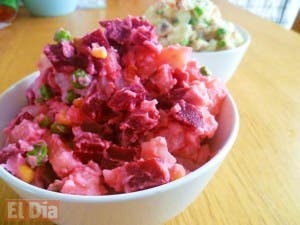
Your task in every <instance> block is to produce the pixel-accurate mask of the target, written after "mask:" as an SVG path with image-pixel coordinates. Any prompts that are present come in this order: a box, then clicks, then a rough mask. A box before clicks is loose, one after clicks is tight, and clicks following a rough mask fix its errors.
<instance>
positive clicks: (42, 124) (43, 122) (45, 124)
mask: <svg viewBox="0 0 300 225" xmlns="http://www.w3.org/2000/svg"><path fill="white" fill-rule="evenodd" d="M50 124H51V120H50V118H49V117H48V116H44V118H43V119H42V120H41V122H40V124H39V125H40V127H49V126H50Z"/></svg>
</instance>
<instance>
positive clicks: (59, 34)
mask: <svg viewBox="0 0 300 225" xmlns="http://www.w3.org/2000/svg"><path fill="white" fill-rule="evenodd" d="M53 39H54V41H56V42H57V43H60V42H62V41H63V40H65V41H71V40H72V35H71V33H70V32H69V31H67V30H65V29H63V28H61V29H59V30H58V31H56V32H55V34H54V38H53Z"/></svg>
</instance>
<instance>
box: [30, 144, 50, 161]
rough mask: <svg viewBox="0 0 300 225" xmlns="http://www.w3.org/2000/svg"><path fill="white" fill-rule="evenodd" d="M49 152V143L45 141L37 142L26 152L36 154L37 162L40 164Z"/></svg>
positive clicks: (31, 154)
mask: <svg viewBox="0 0 300 225" xmlns="http://www.w3.org/2000/svg"><path fill="white" fill-rule="evenodd" d="M47 153H48V148H47V145H46V144H45V143H43V142H41V143H37V144H34V145H33V150H31V151H29V152H27V153H26V156H27V157H29V156H36V157H37V158H36V160H37V162H36V164H37V165H38V166H40V165H42V163H43V160H44V159H45V157H46V156H47Z"/></svg>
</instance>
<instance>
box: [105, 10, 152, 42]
mask: <svg viewBox="0 0 300 225" xmlns="http://www.w3.org/2000/svg"><path fill="white" fill-rule="evenodd" d="M100 24H101V25H102V26H103V27H104V28H105V32H104V34H105V36H106V37H107V38H108V40H109V41H110V42H111V43H114V44H115V46H130V45H134V44H142V43H143V42H144V41H146V40H149V41H154V42H156V41H157V36H156V34H155V31H154V27H153V26H152V25H151V24H150V23H149V22H148V21H146V20H143V19H142V18H141V17H132V16H128V17H126V18H125V19H123V20H120V19H115V20H106V21H101V22H100Z"/></svg>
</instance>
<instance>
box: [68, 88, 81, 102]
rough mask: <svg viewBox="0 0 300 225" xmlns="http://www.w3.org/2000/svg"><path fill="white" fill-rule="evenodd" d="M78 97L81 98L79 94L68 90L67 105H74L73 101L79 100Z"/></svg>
mask: <svg viewBox="0 0 300 225" xmlns="http://www.w3.org/2000/svg"><path fill="white" fill-rule="evenodd" d="M78 97H80V95H79V94H77V93H75V92H74V91H73V90H68V91H67V98H66V100H67V103H68V104H72V103H73V100H74V99H75V98H78Z"/></svg>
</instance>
